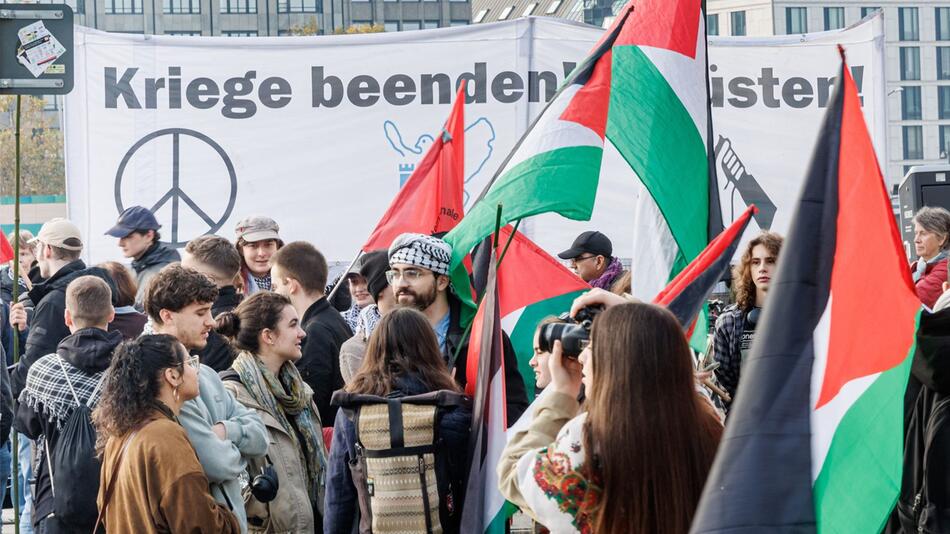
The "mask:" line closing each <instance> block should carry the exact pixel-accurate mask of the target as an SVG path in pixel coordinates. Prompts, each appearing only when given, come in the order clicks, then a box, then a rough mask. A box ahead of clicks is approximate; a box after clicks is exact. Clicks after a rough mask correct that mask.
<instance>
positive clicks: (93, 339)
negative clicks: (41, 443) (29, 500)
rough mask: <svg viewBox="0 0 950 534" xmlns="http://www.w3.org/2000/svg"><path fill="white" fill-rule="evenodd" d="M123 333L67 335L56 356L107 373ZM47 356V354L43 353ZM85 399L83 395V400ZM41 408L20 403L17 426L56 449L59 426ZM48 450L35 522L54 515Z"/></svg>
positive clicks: (41, 469)
mask: <svg viewBox="0 0 950 534" xmlns="http://www.w3.org/2000/svg"><path fill="white" fill-rule="evenodd" d="M122 339H123V338H122V334H121V333H120V332H106V331H105V330H100V329H98V328H83V329H82V330H78V331H76V333H75V334H72V335H70V336H67V337H66V338H65V339H63V340H62V341H61V342H60V343H59V347H57V349H56V353H57V354H59V355H60V357H62V358H63V360H65V361H66V362H67V363H69V364H70V365H72V366H73V367H75V368H76V369H79V370H80V371H82V372H83V373H86V374H88V375H94V374H96V373H99V372H101V371H105V370H106V368H107V367H109V363H110V362H111V361H112V351H114V350H115V348H116V347H117V346H118V345H119V343H121V342H122ZM44 356H45V354H44ZM82 398H83V397H82V396H80V399H82ZM41 412H42V408H41V407H39V406H37V407H31V406H30V404H29V403H26V402H21V403H18V404H17V409H16V421H15V422H14V426H15V427H16V429H17V430H19V431H20V432H22V433H23V434H25V435H26V436H27V437H29V438H30V439H33V440H35V439H38V438H39V437H40V436H45V437H46V441H47V443H48V445H49V450H50V451H52V450H54V449H55V448H56V446H57V445H58V442H59V429H58V428H57V423H56V422H55V421H51V420H50V419H49V418H47V417H45V416H44V415H43V414H42V413H41ZM45 454H46V453H45V451H44V452H42V453H41V455H40V456H41V460H42V461H38V462H37V468H36V469H37V470H36V473H35V477H36V489H35V490H34V491H33V502H34V503H35V504H34V508H33V523H34V524H36V523H37V522H38V521H39V520H40V519H42V518H43V517H46V516H47V515H49V514H51V513H52V512H53V493H52V490H51V486H52V485H51V484H50V476H49V470H48V469H47V463H46V457H45Z"/></svg>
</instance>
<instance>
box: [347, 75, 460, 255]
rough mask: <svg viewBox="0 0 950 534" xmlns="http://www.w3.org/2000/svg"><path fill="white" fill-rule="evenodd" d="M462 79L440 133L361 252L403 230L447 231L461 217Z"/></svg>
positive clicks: (383, 243) (381, 244)
mask: <svg viewBox="0 0 950 534" xmlns="http://www.w3.org/2000/svg"><path fill="white" fill-rule="evenodd" d="M464 104H465V82H464V81H463V82H462V85H461V86H460V87H459V90H458V93H457V94H456V95H455V105H454V106H452V113H451V115H449V119H448V120H447V121H446V122H445V126H444V127H443V128H442V134H441V135H439V137H438V138H437V139H436V140H435V142H433V143H432V146H431V147H430V148H429V151H428V152H427V153H426V155H425V157H424V158H422V161H421V162H420V163H419V165H418V166H416V170H415V171H413V173H412V176H410V177H409V180H407V181H406V183H405V185H403V187H402V189H400V190H399V193H398V194H397V195H396V198H394V199H393V202H392V204H390V205H389V209H387V210H386V213H385V214H384V215H383V218H382V219H380V221H379V223H378V224H377V225H376V229H375V230H373V233H372V234H370V236H369V239H368V240H367V241H366V244H365V245H363V251H364V252H369V251H370V250H375V249H380V248H389V245H390V244H391V243H392V242H393V240H394V239H395V238H396V237H397V236H399V234H402V233H404V232H419V233H422V234H426V235H432V234H435V233H439V232H448V231H449V230H451V229H452V228H455V225H456V224H458V222H459V221H461V220H462V212H463V203H464V192H465V112H464Z"/></svg>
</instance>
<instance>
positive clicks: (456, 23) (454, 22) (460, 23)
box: [449, 0, 468, 26]
mask: <svg viewBox="0 0 950 534" xmlns="http://www.w3.org/2000/svg"><path fill="white" fill-rule="evenodd" d="M454 1H455V0H449V2H454ZM449 26H468V21H467V20H450V21H449Z"/></svg>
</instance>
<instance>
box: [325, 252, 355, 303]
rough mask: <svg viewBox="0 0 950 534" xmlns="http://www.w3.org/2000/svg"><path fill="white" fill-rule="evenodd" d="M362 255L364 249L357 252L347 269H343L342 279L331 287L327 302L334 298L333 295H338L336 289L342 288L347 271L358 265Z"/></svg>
mask: <svg viewBox="0 0 950 534" xmlns="http://www.w3.org/2000/svg"><path fill="white" fill-rule="evenodd" d="M362 255H363V249H360V251H359V252H357V253H356V257H355V258H353V261H351V262H350V265H349V266H348V267H347V268H346V270H345V271H343V274H342V275H341V276H340V279H339V280H338V281H337V283H335V284H333V289H331V290H330V294H329V295H327V302H329V301H331V300H333V296H334V295H336V291H337V290H338V289H340V286H341V285H343V279H344V278H346V273H348V272H350V269H352V268H353V266H354V265H356V262H357V261H358V260H359V259H360V256H362Z"/></svg>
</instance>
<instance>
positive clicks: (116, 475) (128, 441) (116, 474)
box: [92, 430, 139, 532]
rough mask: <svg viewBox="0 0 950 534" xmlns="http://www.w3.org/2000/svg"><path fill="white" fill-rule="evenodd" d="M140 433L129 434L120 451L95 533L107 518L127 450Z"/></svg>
mask: <svg viewBox="0 0 950 534" xmlns="http://www.w3.org/2000/svg"><path fill="white" fill-rule="evenodd" d="M138 432H139V431H138V430H133V431H132V433H131V434H129V437H127V438H125V444H124V445H122V450H120V451H119V457H118V458H116V461H115V469H113V470H112V476H111V477H110V478H109V485H108V486H106V491H105V494H104V495H103V499H102V508H99V517H97V518H96V526H95V527H94V528H93V529H92V531H93V532H99V525H101V524H102V520H103V519H105V517H106V508H107V507H108V506H109V501H110V500H111V499H112V491H113V490H115V481H116V479H117V478H119V469H120V468H121V467H122V458H123V457H124V456H125V450H126V449H128V448H129V445H130V444H131V443H132V438H134V437H135V435H136V434H138Z"/></svg>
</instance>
